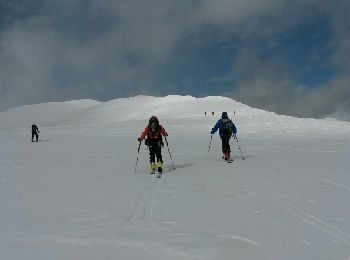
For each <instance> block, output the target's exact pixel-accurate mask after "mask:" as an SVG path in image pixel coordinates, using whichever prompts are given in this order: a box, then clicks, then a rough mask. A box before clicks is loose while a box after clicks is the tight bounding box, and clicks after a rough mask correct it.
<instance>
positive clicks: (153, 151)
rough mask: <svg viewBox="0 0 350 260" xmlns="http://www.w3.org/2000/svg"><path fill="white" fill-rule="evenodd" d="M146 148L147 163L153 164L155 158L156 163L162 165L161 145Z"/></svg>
mask: <svg viewBox="0 0 350 260" xmlns="http://www.w3.org/2000/svg"><path fill="white" fill-rule="evenodd" d="M148 148H149V161H150V162H155V161H156V157H157V162H162V163H163V158H162V147H161V145H160V144H159V145H154V146H148Z"/></svg>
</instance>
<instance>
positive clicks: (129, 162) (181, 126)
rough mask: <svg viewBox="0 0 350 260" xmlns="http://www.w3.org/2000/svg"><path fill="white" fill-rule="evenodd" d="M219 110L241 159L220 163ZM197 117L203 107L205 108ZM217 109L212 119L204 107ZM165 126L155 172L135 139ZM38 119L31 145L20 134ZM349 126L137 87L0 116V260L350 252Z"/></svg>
mask: <svg viewBox="0 0 350 260" xmlns="http://www.w3.org/2000/svg"><path fill="white" fill-rule="evenodd" d="M222 111H227V112H228V113H229V115H230V116H231V117H232V119H233V121H234V122H235V124H236V126H237V128H238V131H239V132H238V137H239V144H240V146H241V148H242V151H243V153H244V156H245V157H246V158H247V159H246V160H244V161H243V160H241V158H242V155H241V153H240V151H239V150H238V148H237V144H236V141H235V140H234V139H232V140H231V149H232V151H233V155H234V158H235V161H234V162H233V163H232V164H227V163H225V162H223V161H222V160H221V154H220V149H221V144H220V140H219V138H218V136H217V134H216V135H215V136H214V137H213V140H212V144H211V149H210V152H209V153H208V146H209V141H210V134H209V132H210V129H211V128H212V126H213V125H214V124H215V123H216V121H217V119H218V118H219V116H220V115H221V112H222ZM204 112H207V115H206V116H205V115H204ZM211 112H215V116H212V115H211ZM151 115H157V116H158V117H159V118H160V121H161V124H163V125H164V127H165V128H166V129H167V131H168V133H169V137H168V141H169V149H170V152H171V155H172V158H173V163H174V165H175V167H176V170H175V171H174V170H172V164H171V160H170V156H169V153H168V149H167V147H166V146H165V147H164V149H163V157H164V160H165V170H164V174H163V177H162V178H161V179H157V178H155V176H152V175H150V174H149V173H148V172H149V165H148V151H147V148H146V147H145V146H144V145H142V147H141V149H140V154H139V162H138V165H137V172H136V174H135V173H134V167H135V163H136V157H137V146H138V143H137V137H138V136H139V135H140V133H141V131H142V130H143V128H144V127H145V125H146V124H147V121H148V118H149V116H151ZM33 122H35V123H37V125H38V127H39V130H40V131H41V132H40V138H39V139H40V141H39V142H38V143H32V142H30V138H31V136H30V126H31V124H32V123H33ZM349 136H350V124H349V123H347V122H341V121H337V120H335V119H324V120H316V119H301V118H293V117H287V116H281V115H277V114H274V113H270V112H266V111H262V110H259V109H254V108H251V107H248V106H246V105H244V104H241V103H239V102H236V101H234V100H232V99H229V98H224V97H206V98H194V97H190V96H167V97H150V96H136V97H132V98H124V99H117V100H112V101H109V102H98V101H93V100H78V101H69V102H62V103H47V104H38V105H33V106H24V107H19V108H15V109H11V110H8V111H5V112H3V113H0V146H1V149H0V259H6V260H7V259H35V260H41V259H45V260H46V259H88V260H91V259H152V260H154V259H276V260H277V259H308V260H309V259H344V260H347V259H349V258H350V208H349V206H348V204H349V203H348V197H349V195H350V175H349V168H350V161H349V158H350V156H349V155H350V141H349Z"/></svg>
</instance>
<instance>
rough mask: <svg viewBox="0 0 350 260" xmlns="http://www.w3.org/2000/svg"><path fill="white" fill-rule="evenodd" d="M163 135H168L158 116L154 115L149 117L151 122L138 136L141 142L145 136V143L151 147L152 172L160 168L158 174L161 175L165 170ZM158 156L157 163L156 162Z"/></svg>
mask: <svg viewBox="0 0 350 260" xmlns="http://www.w3.org/2000/svg"><path fill="white" fill-rule="evenodd" d="M162 136H168V133H167V132H166V131H165V129H164V128H163V127H162V126H161V125H160V124H159V120H158V118H157V117H156V116H152V117H151V118H150V119H149V123H148V125H147V126H146V128H145V130H144V131H143V132H142V133H141V136H140V137H139V138H138V141H139V142H142V141H143V140H144V139H145V137H147V139H145V144H146V145H147V146H148V148H149V157H150V163H151V174H154V173H155V171H156V169H157V168H158V175H159V176H160V175H161V174H162V172H163V158H162V146H164V143H163V138H162ZM156 157H157V164H156Z"/></svg>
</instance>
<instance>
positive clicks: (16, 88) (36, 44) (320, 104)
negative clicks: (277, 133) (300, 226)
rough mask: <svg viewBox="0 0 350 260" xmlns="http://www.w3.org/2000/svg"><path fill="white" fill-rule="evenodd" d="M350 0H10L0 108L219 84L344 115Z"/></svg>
mask: <svg viewBox="0 0 350 260" xmlns="http://www.w3.org/2000/svg"><path fill="white" fill-rule="evenodd" d="M349 8H350V7H349V5H348V3H347V1H345V0H335V1H326V0H321V1H316V0H308V1H301V0H296V1H287V0H282V1H274V0H247V1H235V0H234V1H232V0H218V1H209V0H192V1H188V0H178V1H164V0H150V1H137V0H118V1H117V0H87V1H81V0H62V1H48V0H37V1H34V0H27V1H24V0H18V1H2V2H1V4H0V17H2V18H0V21H1V22H2V23H1V24H2V25H1V27H0V104H1V105H0V111H1V110H4V109H6V108H9V107H12V106H18V105H22V104H32V103H38V102H47V101H58V100H67V99H78V98H94V99H99V100H108V99H112V98H117V97H123V96H131V95H136V94H153V95H164V94H170V93H182V94H197V95H202V94H203V93H210V94H211V93H213V92H214V91H215V87H216V86H220V91H219V90H218V91H217V92H215V94H217V95H223V94H225V93H226V94H227V95H231V96H232V97H233V98H235V99H238V100H240V101H242V102H245V103H247V104H249V105H252V106H255V107H259V108H263V109H268V110H271V111H275V112H277V113H282V114H289V115H297V116H313V117H322V116H326V115H329V114H332V115H337V116H339V117H342V118H344V115H345V114H347V113H348V112H350V110H349V107H350V105H349V103H348V102H349V101H348V100H349V92H348V90H347V89H348V87H347V82H349V76H348V75H350V73H349V72H350V65H349V63H350V62H349V60H350V59H349V58H348V57H349V51H350V33H349V28H350V24H349V23H350V22H349V19H348V16H349V14H350V10H349ZM3 14H4V15H3ZM5 14H6V15H5ZM203 82H206V84H207V85H206V86H205V87H203V86H200V85H202V83H203ZM196 86H197V87H196ZM213 89H214V90H213ZM348 114H349V113H348Z"/></svg>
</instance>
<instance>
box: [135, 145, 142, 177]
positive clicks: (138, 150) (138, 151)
mask: <svg viewBox="0 0 350 260" xmlns="http://www.w3.org/2000/svg"><path fill="white" fill-rule="evenodd" d="M140 147H141V141H139V148H138V149H137V158H136V164H135V174H136V167H137V163H138V161H139V153H140Z"/></svg>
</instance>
